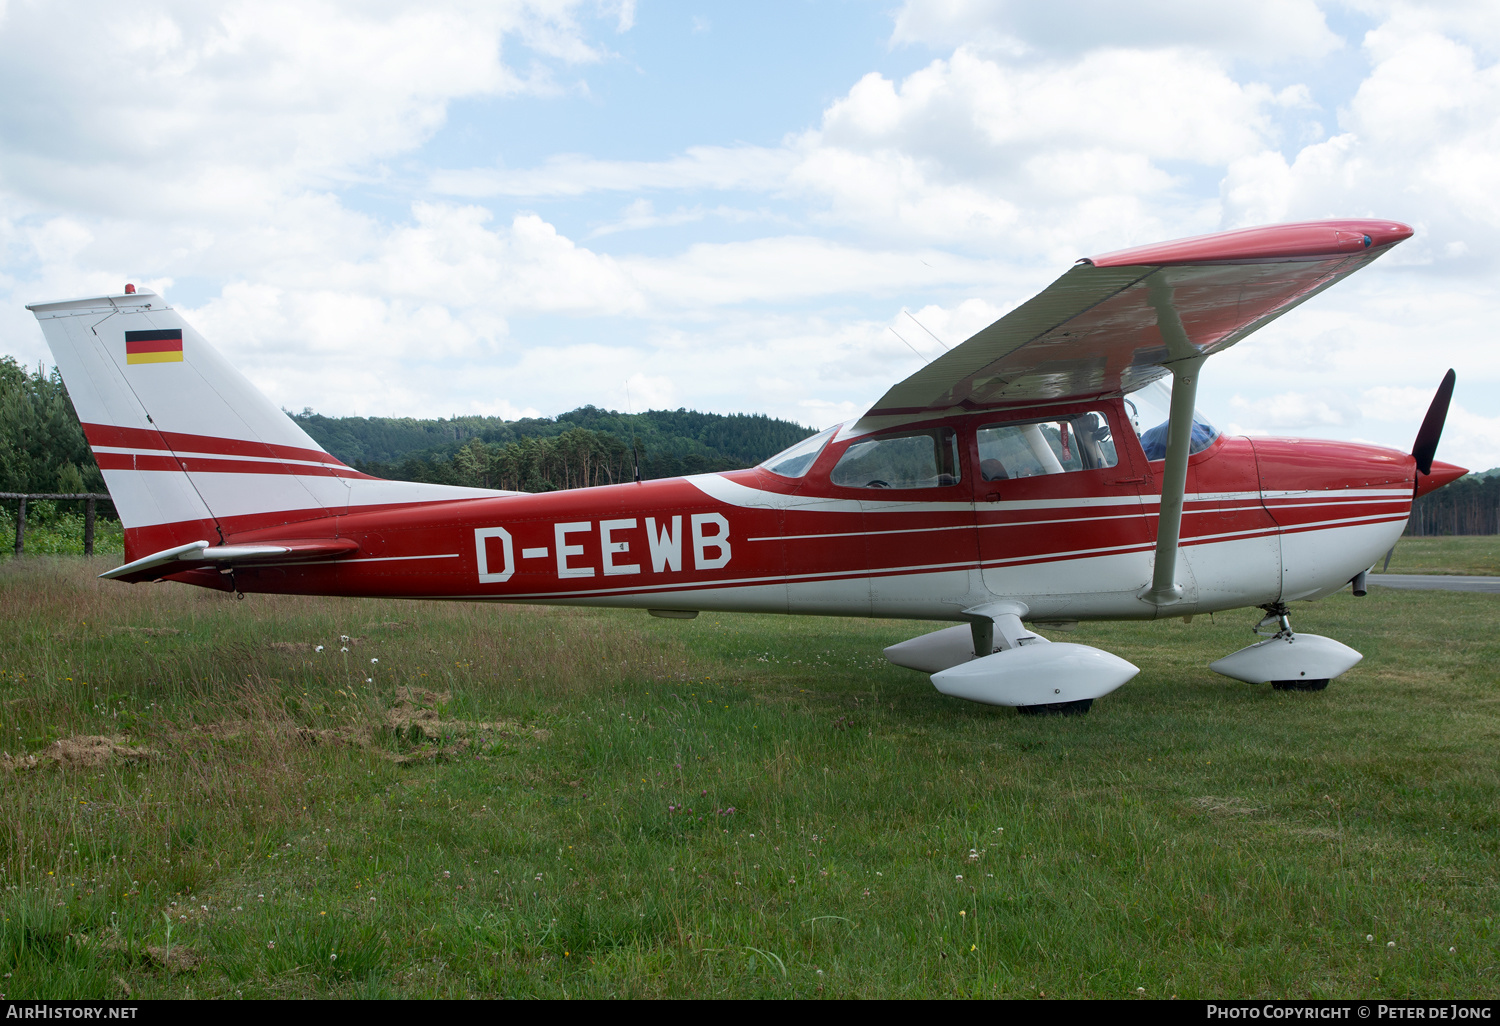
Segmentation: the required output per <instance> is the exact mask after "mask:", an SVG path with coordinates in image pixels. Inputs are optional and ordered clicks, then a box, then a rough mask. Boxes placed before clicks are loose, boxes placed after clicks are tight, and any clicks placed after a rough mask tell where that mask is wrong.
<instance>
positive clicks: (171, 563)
mask: <svg viewBox="0 0 1500 1026" xmlns="http://www.w3.org/2000/svg"><path fill="white" fill-rule="evenodd" d="M358 550H359V543H358V542H356V541H354V540H353V539H352V538H318V539H313V540H293V541H277V542H262V543H257V544H254V545H210V544H209V543H208V542H206V541H196V542H189V543H188V544H186V545H178V546H176V547H175V548H170V549H163V550H162V551H161V552H154V553H152V554H151V555H149V556H145V557H143V558H141V559H137V560H136V561H135V562H133V563H126V564H125V565H124V566H121V567H116V568H115V569H113V570H110V571H108V572H107V573H102V574H100V575H99V576H100V577H101V578H104V579H105V580H110V581H129V582H136V581H154V580H157V579H159V578H161V577H165V576H167V575H168V574H175V573H181V572H182V571H184V570H189V569H192V568H193V567H198V566H214V567H218V568H220V569H226V570H227V569H232V568H233V567H236V566H249V565H264V564H267V563H303V562H312V561H316V560H321V559H337V558H341V557H347V556H352V555H353V554H354V553H355V552H357V551H358Z"/></svg>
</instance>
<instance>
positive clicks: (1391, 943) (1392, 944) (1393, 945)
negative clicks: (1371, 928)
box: [1385, 941, 1396, 948]
mask: <svg viewBox="0 0 1500 1026" xmlns="http://www.w3.org/2000/svg"><path fill="white" fill-rule="evenodd" d="M1385 946H1386V947H1388V948H1394V947H1395V946H1396V942H1395V941H1386V942H1385Z"/></svg>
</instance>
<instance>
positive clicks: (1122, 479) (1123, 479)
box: [1104, 477, 1146, 485]
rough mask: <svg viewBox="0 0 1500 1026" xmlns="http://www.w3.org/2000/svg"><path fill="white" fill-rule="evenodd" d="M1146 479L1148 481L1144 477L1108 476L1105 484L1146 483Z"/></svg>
mask: <svg viewBox="0 0 1500 1026" xmlns="http://www.w3.org/2000/svg"><path fill="white" fill-rule="evenodd" d="M1145 481H1146V478H1144V477H1116V478H1107V479H1106V480H1105V482H1104V483H1105V484H1112V485H1127V484H1144V483H1145Z"/></svg>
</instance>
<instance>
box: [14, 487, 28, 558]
mask: <svg viewBox="0 0 1500 1026" xmlns="http://www.w3.org/2000/svg"><path fill="white" fill-rule="evenodd" d="M25 551H26V496H24V495H23V496H21V501H20V505H19V506H17V507H16V555H18V556H19V555H20V554H21V553H23V552H25Z"/></svg>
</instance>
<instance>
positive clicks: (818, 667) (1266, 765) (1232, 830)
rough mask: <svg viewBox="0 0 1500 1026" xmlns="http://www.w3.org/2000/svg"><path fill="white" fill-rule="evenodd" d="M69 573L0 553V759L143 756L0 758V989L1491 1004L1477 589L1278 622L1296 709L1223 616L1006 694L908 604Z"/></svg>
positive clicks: (1387, 598) (1496, 808)
mask: <svg viewBox="0 0 1500 1026" xmlns="http://www.w3.org/2000/svg"><path fill="white" fill-rule="evenodd" d="M1403 544H1404V543H1403ZM105 565H108V561H107V560H101V561H96V564H95V565H89V564H86V563H85V562H84V561H83V560H81V559H67V558H38V559H25V560H21V561H17V562H12V563H9V564H6V565H5V566H4V567H0V622H3V623H5V624H6V625H7V630H6V631H5V633H4V636H3V639H0V738H4V739H6V740H5V741H4V742H3V743H0V748H3V749H5V750H7V751H8V752H9V753H10V755H11V756H12V757H14V756H16V755H19V754H22V753H28V754H31V755H39V754H44V753H45V752H46V751H47V748H48V746H49V745H51V744H52V743H53V742H54V741H57V740H58V739H63V738H71V737H77V736H82V735H102V736H106V737H110V738H114V739H117V740H119V741H121V742H122V743H124V744H126V745H129V746H133V747H137V748H147V749H150V750H151V751H152V752H153V753H154V754H153V755H151V757H149V758H148V759H146V760H145V761H129V760H127V759H125V758H123V757H117V758H115V759H113V760H111V761H109V762H106V763H104V764H102V765H99V766H95V767H92V768H84V767H79V768H70V769H63V768H59V767H57V766H50V765H43V766H41V767H39V768H37V769H32V770H29V771H12V772H7V771H3V770H0V912H3V918H4V922H3V923H0V992H3V993H4V995H5V996H6V997H8V998H22V997H51V998H74V997H111V996H113V997H123V996H126V995H131V996H134V997H137V998H149V997H172V996H187V995H191V996H194V997H234V996H238V995H243V996H246V997H252V996H254V997H302V996H319V995H332V996H461V995H470V994H474V995H536V996H564V995H567V996H579V997H604V996H621V997H657V996H709V995H734V996H794V995H795V996H818V995H822V996H856V995H857V996H896V997H901V996H908V997H921V996H992V995H1000V996H1022V997H1024V996H1036V995H1039V994H1041V993H1043V992H1045V994H1046V995H1047V996H1049V997H1053V996H1059V997H1088V996H1095V997H1119V996H1129V995H1135V994H1136V993H1137V988H1144V991H1145V993H1146V994H1147V995H1148V996H1151V997H1170V996H1172V995H1174V994H1175V995H1179V996H1182V997H1201V996H1209V995H1225V996H1267V997H1280V996H1297V997H1301V996H1307V997H1332V996H1388V997H1398V996H1412V995H1420V996H1427V997H1448V996H1469V997H1472V996H1490V997H1493V996H1495V995H1497V994H1500V984H1497V980H1500V965H1497V963H1500V952H1497V930H1496V928H1497V925H1500V924H1497V917H1500V911H1497V909H1500V888H1497V882H1500V860H1497V854H1500V852H1497V848H1500V844H1497V836H1500V835H1497V827H1500V768H1497V760H1496V759H1495V750H1496V742H1497V739H1500V700H1497V687H1496V685H1497V671H1496V669H1495V668H1496V666H1497V665H1500V641H1497V630H1496V628H1497V626H1500V604H1497V602H1496V599H1495V597H1494V596H1487V595H1467V594H1444V593H1438V592H1432V593H1410V592H1394V591H1388V590H1386V589H1375V590H1372V591H1371V592H1370V594H1369V596H1368V597H1366V598H1364V599H1353V598H1351V597H1350V596H1349V594H1348V593H1347V592H1345V593H1342V594H1340V595H1338V596H1335V597H1334V598H1332V599H1329V600H1327V601H1324V602H1321V603H1317V604H1312V605H1306V606H1300V607H1298V608H1296V609H1295V610H1294V614H1293V621H1294V624H1295V626H1296V627H1297V628H1298V629H1299V630H1302V631H1307V632H1315V633H1322V634H1328V635H1330V636H1333V637H1336V638H1339V639H1340V640H1342V641H1345V642H1347V643H1349V644H1351V645H1353V646H1355V647H1356V648H1358V649H1360V650H1361V651H1362V652H1364V653H1365V660H1364V662H1362V663H1361V664H1360V665H1359V666H1357V667H1356V668H1355V669H1354V670H1352V671H1350V672H1349V673H1348V674H1347V675H1345V677H1343V678H1341V679H1340V680H1338V681H1335V682H1334V684H1333V685H1332V686H1331V687H1330V688H1329V689H1328V690H1327V691H1325V692H1321V693H1314V694H1298V693H1282V692H1273V691H1272V690H1271V689H1270V688H1269V687H1266V686H1260V687H1251V686H1247V685H1243V684H1239V683H1236V682H1233V681H1229V680H1227V679H1224V678H1220V677H1217V676H1215V675H1214V674H1212V673H1210V672H1209V671H1208V670H1207V669H1206V664H1207V663H1208V662H1209V661H1210V660H1212V659H1214V658H1216V657H1218V656H1221V655H1224V654H1226V653H1228V652H1230V651H1232V650H1234V649H1236V648H1239V647H1241V646H1243V645H1244V644H1247V643H1249V642H1250V641H1251V640H1253V639H1252V636H1251V634H1250V626H1251V625H1252V624H1253V623H1254V621H1255V620H1256V619H1257V618H1258V614H1257V613H1254V612H1250V611H1245V612H1240V613H1236V614H1229V615H1220V616H1217V617H1214V618H1209V617H1202V616H1200V617H1197V618H1195V619H1194V620H1193V622H1192V623H1191V624H1184V623H1182V622H1181V621H1180V620H1177V621H1169V622H1163V623H1156V624H1107V625H1088V624H1085V625H1084V626H1083V627H1081V628H1080V629H1079V630H1078V631H1077V632H1076V633H1074V634H1072V635H1070V636H1067V637H1068V638H1069V640H1076V641H1080V642H1083V643H1086V644H1093V645H1097V646H1100V647H1103V648H1106V649H1108V650H1110V651H1114V652H1117V653H1119V654H1120V655H1122V656H1124V657H1125V658H1127V659H1130V660H1131V661H1133V662H1135V663H1136V664H1137V665H1139V666H1141V667H1142V673H1141V674H1140V676H1139V677H1138V678H1136V680H1135V681H1133V682H1131V683H1130V684H1128V685H1126V686H1125V687H1124V688H1122V689H1121V690H1120V691H1118V692H1116V693H1115V694H1113V695H1111V696H1108V697H1107V698H1105V699H1102V700H1101V701H1099V702H1098V703H1096V704H1095V706H1094V709H1093V711H1092V712H1091V713H1090V714H1089V715H1087V716H1084V717H1077V718H1032V717H1021V716H1018V715H1017V714H1015V713H1014V712H1013V711H1011V710H1007V709H996V708H990V707H984V706H978V705H972V704H968V703H964V702H960V701H956V700H952V699H948V698H945V697H943V696H941V695H939V694H938V693H937V692H936V691H935V690H934V689H933V688H932V686H931V684H930V683H929V682H928V681H927V680H926V678H925V677H923V676H922V675H920V674H916V673H913V672H910V671H905V670H901V669H898V668H895V667H892V666H889V665H888V664H886V663H885V661H884V660H883V658H882V657H881V655H880V648H881V646H883V645H887V644H890V643H892V642H894V641H898V640H901V639H904V638H907V637H911V636H914V635H916V634H918V633H920V632H921V631H922V630H924V629H927V628H926V627H924V625H920V624H909V623H899V622H892V621H857V620H843V619H820V618H812V617H805V618H774V617H762V616H727V615H704V616H702V617H700V618H698V619H697V620H695V621H669V620H654V619H651V618H648V617H647V616H645V614H643V613H631V612H620V611H593V610H568V609H526V608H514V607H494V606H488V607H486V606H477V605H443V604H435V603H415V602H386V603H377V602H373V601H352V600H320V599H297V598H282V597H265V596H250V597H249V598H247V599H246V600H244V601H235V600H234V599H233V598H232V597H228V596H225V595H222V594H218V593H211V592H205V591H198V590H194V589H190V588H185V587H181V586H176V585H136V586H128V585H119V584H112V583H108V582H97V581H95V580H93V578H92V574H94V573H97V572H98V571H99V570H100V569H102V568H103V567H104V566H105ZM928 626H930V625H928ZM340 635H349V636H351V638H352V639H354V640H352V641H351V643H350V644H349V645H348V646H347V647H348V648H349V649H350V651H349V652H348V653H347V654H343V653H340V652H339V649H340V647H341V645H340V643H339V638H340ZM1058 637H1059V638H1061V637H1062V636H1058ZM315 644H322V645H324V646H325V650H324V651H323V652H321V653H320V652H316V651H314V650H313V648H312V646H313V645H315ZM371 659H378V660H379V662H378V663H371V662H370V660H371ZM367 677H373V680H372V681H370V682H369V683H367V682H366V678H367ZM398 688H401V689H403V690H402V691H400V692H398V690H397V689H398ZM422 707H425V708H426V710H427V711H426V712H421V711H420V709H421V708H422ZM414 722H415V723H419V724H425V727H424V728H423V729H420V730H415V729H412V728H411V724H412V723H414ZM393 723H394V725H395V727H396V728H399V729H394V728H393V726H392V724H393ZM729 809H733V811H732V812H729V811H727V810H729ZM169 929H170V934H169V932H168V931H169ZM1367 936H1368V937H1371V938H1373V939H1372V940H1367V939H1366V938H1367ZM1391 942H1394V945H1395V946H1394V947H1390V946H1388V944H1389V943H1391ZM335 956H337V957H335Z"/></svg>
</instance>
